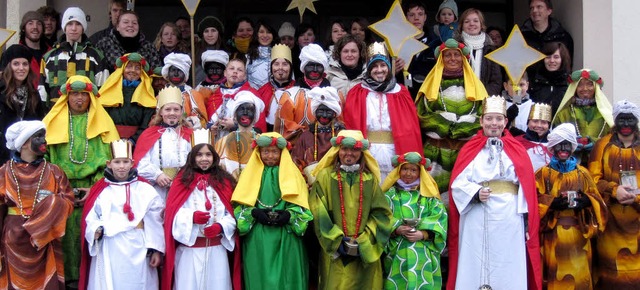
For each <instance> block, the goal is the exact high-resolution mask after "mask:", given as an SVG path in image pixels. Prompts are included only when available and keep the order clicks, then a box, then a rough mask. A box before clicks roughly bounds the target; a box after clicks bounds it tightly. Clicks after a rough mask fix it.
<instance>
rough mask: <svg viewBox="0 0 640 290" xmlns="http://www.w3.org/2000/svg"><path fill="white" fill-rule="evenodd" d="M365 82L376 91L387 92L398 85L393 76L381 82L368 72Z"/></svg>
mask: <svg viewBox="0 0 640 290" xmlns="http://www.w3.org/2000/svg"><path fill="white" fill-rule="evenodd" d="M364 84H365V85H366V86H367V87H369V88H370V89H372V90H374V91H376V92H381V93H386V92H388V91H390V90H392V89H393V88H394V87H395V86H396V82H395V80H394V78H393V77H390V78H387V79H385V80H384V81H381V82H379V81H376V80H374V79H373V78H371V76H369V74H367V76H365V77H364Z"/></svg>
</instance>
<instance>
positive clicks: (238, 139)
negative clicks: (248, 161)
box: [235, 128, 256, 175]
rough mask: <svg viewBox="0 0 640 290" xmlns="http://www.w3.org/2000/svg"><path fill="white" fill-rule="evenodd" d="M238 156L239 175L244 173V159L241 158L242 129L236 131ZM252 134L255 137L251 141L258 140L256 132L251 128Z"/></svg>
mask: <svg viewBox="0 0 640 290" xmlns="http://www.w3.org/2000/svg"><path fill="white" fill-rule="evenodd" d="M235 133H236V156H238V175H239V174H240V173H242V162H241V161H242V160H241V159H242V158H240V149H241V148H240V128H238V130H236V132H235ZM251 134H252V135H253V136H252V138H251V140H254V139H256V131H254V130H253V128H251Z"/></svg>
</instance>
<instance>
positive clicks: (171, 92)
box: [156, 86, 184, 109]
mask: <svg viewBox="0 0 640 290" xmlns="http://www.w3.org/2000/svg"><path fill="white" fill-rule="evenodd" d="M182 102H183V100H182V92H181V91H180V89H178V88H177V87H175V86H168V87H166V88H164V89H162V90H160V92H159V93H158V105H157V106H156V108H158V109H161V108H162V107H163V106H164V105H166V104H169V103H175V104H178V105H180V106H183V107H184V104H183V103H182Z"/></svg>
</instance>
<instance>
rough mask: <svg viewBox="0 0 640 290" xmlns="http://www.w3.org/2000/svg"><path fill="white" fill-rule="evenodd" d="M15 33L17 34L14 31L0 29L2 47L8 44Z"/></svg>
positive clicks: (0, 45)
mask: <svg viewBox="0 0 640 290" xmlns="http://www.w3.org/2000/svg"><path fill="white" fill-rule="evenodd" d="M15 33H16V32H15V31H14V30H9V29H5V28H0V47H2V46H3V45H4V44H5V43H7V41H9V39H11V36H13V35H14V34H15Z"/></svg>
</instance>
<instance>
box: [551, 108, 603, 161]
mask: <svg viewBox="0 0 640 290" xmlns="http://www.w3.org/2000/svg"><path fill="white" fill-rule="evenodd" d="M574 112H575V115H574ZM562 123H571V124H574V125H577V132H578V135H579V136H578V137H589V138H590V139H591V142H592V144H591V145H593V144H595V142H596V141H598V140H600V138H602V137H603V136H604V135H607V134H609V131H610V130H611V128H610V127H609V125H608V124H607V122H606V121H605V120H604V118H603V117H602V114H600V111H599V110H598V108H597V107H596V106H584V107H580V106H574V105H566V106H565V107H564V108H562V109H560V111H558V113H556V116H555V118H554V120H553V124H552V125H553V127H556V126H558V125H560V124H562ZM589 153H591V147H589V148H588V149H580V148H578V150H576V151H575V152H574V153H573V156H575V157H576V158H578V164H580V165H582V166H585V167H586V166H588V161H589Z"/></svg>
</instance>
